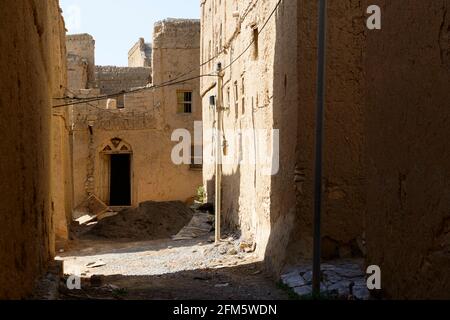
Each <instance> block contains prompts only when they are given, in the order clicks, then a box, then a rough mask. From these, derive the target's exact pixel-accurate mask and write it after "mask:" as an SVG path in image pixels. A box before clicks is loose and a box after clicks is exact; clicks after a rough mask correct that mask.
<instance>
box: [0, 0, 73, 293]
mask: <svg viewBox="0 0 450 320" xmlns="http://www.w3.org/2000/svg"><path fill="white" fill-rule="evenodd" d="M0 12H1V13H2V19H0V48H1V49H2V50H0V93H1V95H0V126H1V132H2V133H3V137H2V140H1V146H2V150H3V153H2V156H1V166H0V180H1V181H2V183H1V184H0V192H1V194H2V197H1V198H0V207H1V208H2V213H1V215H0V247H1V250H0V298H10V299H11V298H22V297H24V296H25V295H27V294H28V293H29V292H30V291H31V289H32V287H33V285H34V280H35V279H36V278H37V277H39V276H40V274H41V273H42V272H43V271H44V269H45V267H46V264H47V261H49V259H50V257H51V256H52V254H53V251H54V240H53V238H54V237H53V223H52V215H51V212H52V207H51V196H50V194H51V182H50V180H51V179H50V170H51V157H50V154H51V139H50V136H51V104H52V98H54V97H62V96H63V94H64V90H63V88H62V87H63V86H64V85H65V83H64V82H65V79H64V77H65V71H64V70H65V65H64V64H63V61H65V51H64V48H65V45H64V42H63V41H61V39H62V37H63V36H64V32H65V31H64V22H63V20H62V18H61V15H60V9H59V5H58V1H56V0H50V1H37V0H36V1H25V0H18V1H15V2H8V1H2V2H0Z"/></svg>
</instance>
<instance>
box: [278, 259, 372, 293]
mask: <svg viewBox="0 0 450 320" xmlns="http://www.w3.org/2000/svg"><path fill="white" fill-rule="evenodd" d="M361 265H362V264H360V263H359V261H355V260H345V261H341V260H338V261H333V262H329V263H324V264H322V283H321V293H322V294H323V295H325V296H329V297H330V298H336V299H355V300H369V299H370V292H369V290H368V289H367V285H366V278H365V274H364V272H363V270H362V269H361ZM312 278H313V273H312V263H305V264H302V265H300V266H297V267H295V268H290V269H289V271H288V272H286V273H284V274H283V275H282V276H281V281H282V283H283V284H284V285H286V286H288V287H289V288H291V289H292V290H293V291H294V292H295V293H296V294H297V295H299V296H300V297H305V296H309V295H311V293H312Z"/></svg>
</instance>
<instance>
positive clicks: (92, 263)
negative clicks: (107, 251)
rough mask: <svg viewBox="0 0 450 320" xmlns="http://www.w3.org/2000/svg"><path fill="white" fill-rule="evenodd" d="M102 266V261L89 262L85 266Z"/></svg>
mask: <svg viewBox="0 0 450 320" xmlns="http://www.w3.org/2000/svg"><path fill="white" fill-rule="evenodd" d="M104 266H106V263H104V262H103V261H97V262H90V263H88V264H87V265H86V267H87V268H89V269H94V268H100V267H104Z"/></svg>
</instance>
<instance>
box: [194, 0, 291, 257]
mask: <svg viewBox="0 0 450 320" xmlns="http://www.w3.org/2000/svg"><path fill="white" fill-rule="evenodd" d="M277 4H278V1H275V0H273V1H263V2H261V1H248V2H245V1H239V2H237V3H231V2H230V1H228V2H222V3H220V2H217V1H202V61H203V62H204V63H203V66H202V74H214V73H215V72H216V71H215V70H216V66H217V63H219V62H220V63H222V66H223V67H224V68H225V71H224V81H223V88H218V87H217V78H215V77H205V78H202V81H201V88H202V89H201V92H202V95H203V127H204V136H203V141H204V148H206V149H205V151H204V159H206V161H207V163H205V164H204V171H203V176H204V184H205V186H206V187H207V195H208V200H209V201H211V202H214V195H215V188H214V180H215V167H214V163H215V162H214V161H215V160H214V158H215V145H216V141H215V139H214V135H213V130H214V129H215V128H217V123H216V121H215V110H214V108H212V107H211V106H210V96H212V95H215V96H217V94H218V90H222V92H223V96H224V101H223V103H224V107H225V111H224V112H223V114H224V133H223V134H224V136H225V138H226V140H227V146H228V147H227V150H226V151H227V152H226V153H225V152H224V153H223V157H224V163H223V165H222V168H223V178H222V217H223V227H224V230H232V231H235V232H239V233H241V235H242V237H243V238H246V239H251V240H252V241H254V242H255V243H256V244H257V251H258V254H260V255H261V256H262V257H264V256H266V258H267V260H270V259H272V258H273V260H274V261H276V260H277V258H278V254H279V253H280V251H281V252H284V248H285V246H286V244H287V243H286V241H285V239H284V237H285V235H288V234H289V229H290V226H292V223H291V222H292V218H293V215H294V214H295V189H294V183H293V178H292V176H293V173H294V163H295V148H294V147H293V145H295V141H296V134H297V129H296V118H297V108H298V104H297V95H298V93H297V91H298V90H297V83H298V81H297V70H296V68H295V66H296V60H297V57H296V55H297V48H296V46H295V45H292V44H293V43H295V39H296V34H297V30H296V23H297V9H296V8H297V4H296V1H283V2H281V4H280V6H279V7H277ZM275 8H276V10H275ZM266 22H267V23H266ZM230 63H231V65H230ZM214 85H215V86H214ZM292 120H293V121H292ZM276 130H279V134H278V133H277V131H276ZM277 137H279V139H280V140H279V142H280V155H279V158H278V148H277V147H278V138H277ZM289 219H291V221H289ZM268 243H269V246H267V244H268ZM266 248H267V250H266ZM269 263H270V262H269Z"/></svg>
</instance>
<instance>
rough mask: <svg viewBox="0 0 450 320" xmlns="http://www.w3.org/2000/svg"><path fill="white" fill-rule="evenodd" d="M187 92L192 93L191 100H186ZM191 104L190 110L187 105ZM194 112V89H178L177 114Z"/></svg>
mask: <svg viewBox="0 0 450 320" xmlns="http://www.w3.org/2000/svg"><path fill="white" fill-rule="evenodd" d="M186 93H190V95H191V100H190V101H189V100H186ZM180 94H182V95H183V100H180ZM187 105H190V110H189V112H188V111H187V109H186V106H187ZM193 113H194V91H193V90H177V114H193Z"/></svg>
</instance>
